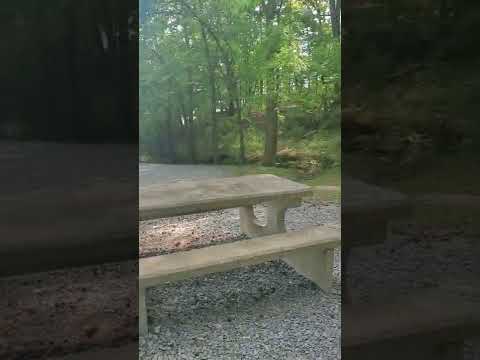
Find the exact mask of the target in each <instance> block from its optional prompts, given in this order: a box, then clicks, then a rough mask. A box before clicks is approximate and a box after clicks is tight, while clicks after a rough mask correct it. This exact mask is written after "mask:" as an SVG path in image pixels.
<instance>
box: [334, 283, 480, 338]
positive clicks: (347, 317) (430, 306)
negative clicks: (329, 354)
mask: <svg viewBox="0 0 480 360" xmlns="http://www.w3.org/2000/svg"><path fill="white" fill-rule="evenodd" d="M473 328H476V329H477V330H478V329H480V309H479V308H478V304H477V303H476V301H473V300H472V299H470V298H468V297H466V296H460V295H454V294H449V293H447V292H446V291H445V290H444V289H436V290H432V291H424V292H420V293H419V294H416V295H415V296H409V297H399V298H396V299H395V301H392V302H390V303H382V304H359V305H344V306H342V346H344V347H360V346H366V345H370V344H374V343H378V344H380V343H382V342H388V341H398V340H399V339H409V338H412V337H413V338H417V337H421V336H424V337H428V336H431V337H432V338H433V339H434V340H435V341H438V342H443V341H445V340H449V341H454V340H458V339H462V338H463V337H465V336H467V334H466V333H467V332H469V331H472V329H473Z"/></svg>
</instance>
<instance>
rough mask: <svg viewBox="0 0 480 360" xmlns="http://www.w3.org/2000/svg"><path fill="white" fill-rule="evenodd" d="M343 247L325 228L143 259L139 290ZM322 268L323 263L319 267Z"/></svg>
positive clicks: (334, 234) (338, 237)
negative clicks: (319, 249)
mask: <svg viewBox="0 0 480 360" xmlns="http://www.w3.org/2000/svg"><path fill="white" fill-rule="evenodd" d="M339 245H340V232H339V231H338V230H334V229H331V228H326V227H323V226H316V227H311V228H307V229H304V230H300V231H293V232H288V233H281V234H276V235H271V236H264V237H259V238H254V239H249V240H242V241H237V242H234V243H230V244H222V245H214V246H208V247H205V248H201V249H195V250H190V251H185V252H178V253H174V254H168V255H161V256H155V257H150V258H144V259H141V260H140V264H139V277H140V287H149V286H154V285H157V284H160V283H162V282H167V281H177V280H181V279H185V278H190V277H192V276H194V275H195V276H198V275H204V274H208V273H212V272H221V271H227V270H230V269H234V268H236V267H238V266H241V265H253V264H258V263H262V262H266V261H270V260H274V259H278V258H281V257H282V256H284V255H287V254H289V253H291V252H292V251H295V250H298V249H307V248H315V247H318V246H324V247H325V249H328V248H333V247H338V246H339ZM319 266H320V264H319Z"/></svg>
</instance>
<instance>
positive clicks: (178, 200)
mask: <svg viewBox="0 0 480 360" xmlns="http://www.w3.org/2000/svg"><path fill="white" fill-rule="evenodd" d="M311 193H312V190H311V188H310V187H309V186H307V185H303V184H299V183H297V182H294V181H291V180H288V179H284V178H281V177H278V176H275V175H247V176H239V177H228V178H215V179H208V180H199V181H193V180H183V181H177V182H172V183H164V184H154V185H148V186H145V187H141V188H140V189H139V202H140V209H139V218H140V220H141V221H142V220H149V219H156V218H161V217H170V216H178V215H187V214H192V213H198V212H205V211H211V210H218V209H227V208H235V207H240V206H248V205H255V204H258V203H262V202H267V201H272V200H287V201H288V200H289V199H291V200H292V201H294V200H296V199H298V198H301V197H304V196H308V195H310V194H311Z"/></svg>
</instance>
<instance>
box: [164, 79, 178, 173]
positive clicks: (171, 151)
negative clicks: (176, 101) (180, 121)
mask: <svg viewBox="0 0 480 360" xmlns="http://www.w3.org/2000/svg"><path fill="white" fill-rule="evenodd" d="M168 84H169V85H168V86H169V88H170V89H172V88H173V81H172V80H171V79H170V80H169V82H168ZM172 103H173V101H172V96H171V95H170V94H169V95H168V100H167V108H166V115H167V116H166V117H167V119H166V121H167V146H168V158H169V159H170V161H171V162H172V163H174V164H175V163H176V162H177V154H176V152H175V143H174V139H175V136H174V134H173V126H172V122H173V109H172V106H173V104H172Z"/></svg>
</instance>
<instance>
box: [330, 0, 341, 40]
mask: <svg viewBox="0 0 480 360" xmlns="http://www.w3.org/2000/svg"><path fill="white" fill-rule="evenodd" d="M340 1H341V0H329V5H330V21H331V23H332V34H333V36H334V37H336V38H337V37H339V36H340Z"/></svg>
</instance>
